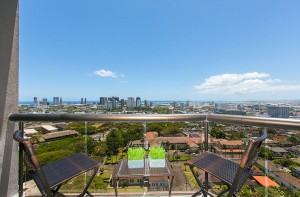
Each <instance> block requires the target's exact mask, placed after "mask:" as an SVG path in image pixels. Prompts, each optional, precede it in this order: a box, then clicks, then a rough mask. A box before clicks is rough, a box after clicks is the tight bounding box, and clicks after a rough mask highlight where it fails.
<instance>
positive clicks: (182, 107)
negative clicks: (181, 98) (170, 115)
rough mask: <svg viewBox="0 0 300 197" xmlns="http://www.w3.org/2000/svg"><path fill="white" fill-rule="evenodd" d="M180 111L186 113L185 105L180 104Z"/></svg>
mask: <svg viewBox="0 0 300 197" xmlns="http://www.w3.org/2000/svg"><path fill="white" fill-rule="evenodd" d="M180 111H184V103H180Z"/></svg>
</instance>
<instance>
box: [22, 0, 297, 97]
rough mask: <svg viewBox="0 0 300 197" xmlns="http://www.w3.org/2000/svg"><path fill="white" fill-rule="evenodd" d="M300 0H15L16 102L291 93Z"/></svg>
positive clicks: (294, 92)
mask: <svg viewBox="0 0 300 197" xmlns="http://www.w3.org/2000/svg"><path fill="white" fill-rule="evenodd" d="M299 7H300V1H299V0H289V1H282V0H264V1H261V0H257V1H255V0H245V1H240V0H236V1H235V0H228V1H220V0H216V1H210V0H126V1H124V0H109V1H105V0H88V1H83V0H48V1H46V0H43V1H40V0H23V1H20V101H32V100H33V97H35V96H36V97H38V99H39V100H42V98H48V99H50V100H51V99H52V98H53V97H56V96H57V97H62V98H63V100H69V101H75V100H80V98H87V100H94V101H98V100H99V97H103V96H104V97H109V96H119V97H120V98H125V99H126V98H127V97H138V96H139V97H141V98H142V100H191V101H193V100H195V101H253V100H289V99H293V100H294V99H300V77H299V74H300V12H299Z"/></svg>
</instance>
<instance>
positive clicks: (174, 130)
mask: <svg viewBox="0 0 300 197" xmlns="http://www.w3.org/2000/svg"><path fill="white" fill-rule="evenodd" d="M163 132H164V133H165V134H168V135H173V136H175V135H176V134H178V133H180V132H181V130H180V129H179V128H178V127H175V126H170V127H167V128H166V129H165V130H164V131H163Z"/></svg>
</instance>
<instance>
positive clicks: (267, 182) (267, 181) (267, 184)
mask: <svg viewBox="0 0 300 197" xmlns="http://www.w3.org/2000/svg"><path fill="white" fill-rule="evenodd" d="M253 178H254V179H255V180H256V181H257V182H258V183H259V184H261V185H262V186H264V187H270V186H274V187H280V186H279V185H278V183H276V182H275V181H272V180H271V179H270V178H269V177H267V176H253Z"/></svg>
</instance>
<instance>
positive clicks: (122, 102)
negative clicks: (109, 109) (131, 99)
mask: <svg viewBox="0 0 300 197" xmlns="http://www.w3.org/2000/svg"><path fill="white" fill-rule="evenodd" d="M124 107H125V100H124V99H121V108H122V109H123V108H124Z"/></svg>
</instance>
